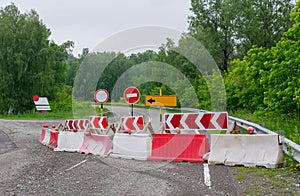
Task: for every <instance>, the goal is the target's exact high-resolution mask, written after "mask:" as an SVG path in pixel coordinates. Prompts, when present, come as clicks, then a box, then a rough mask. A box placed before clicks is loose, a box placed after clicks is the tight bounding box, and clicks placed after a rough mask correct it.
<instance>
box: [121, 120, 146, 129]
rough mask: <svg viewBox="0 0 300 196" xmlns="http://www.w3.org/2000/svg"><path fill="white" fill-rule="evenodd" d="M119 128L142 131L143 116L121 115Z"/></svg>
mask: <svg viewBox="0 0 300 196" xmlns="http://www.w3.org/2000/svg"><path fill="white" fill-rule="evenodd" d="M121 129H122V130H131V131H142V130H143V129H144V118H143V116H130V117H121Z"/></svg>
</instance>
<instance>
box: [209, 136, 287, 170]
mask: <svg viewBox="0 0 300 196" xmlns="http://www.w3.org/2000/svg"><path fill="white" fill-rule="evenodd" d="M210 149H211V152H210V155H209V159H208V163H209V164H224V165H228V166H234V165H244V166H246V167H249V166H264V167H266V168H276V167H278V166H280V165H281V164H283V161H284V157H283V150H282V145H280V144H279V141H278V135H276V134H273V135H260V134H257V135H245V134H211V148H210Z"/></svg>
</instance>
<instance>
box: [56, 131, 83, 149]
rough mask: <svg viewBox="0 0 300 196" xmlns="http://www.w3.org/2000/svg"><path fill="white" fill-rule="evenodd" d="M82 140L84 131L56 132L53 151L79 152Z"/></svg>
mask: <svg viewBox="0 0 300 196" xmlns="http://www.w3.org/2000/svg"><path fill="white" fill-rule="evenodd" d="M83 140H84V132H70V131H62V132H60V133H59V134H58V143H57V147H56V148H54V151H67V152H79V150H80V148H81V146H82V144H83Z"/></svg>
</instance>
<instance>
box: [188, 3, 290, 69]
mask: <svg viewBox="0 0 300 196" xmlns="http://www.w3.org/2000/svg"><path fill="white" fill-rule="evenodd" d="M293 2H294V1H293V0H272V1H270V0H239V1H236V0H225V1H224V0H191V11H192V13H193V15H191V16H190V18H189V24H190V27H189V30H190V34H191V35H192V36H194V37H195V38H196V39H198V40H199V41H201V42H202V43H203V44H204V45H205V47H206V48H207V49H208V50H209V52H210V53H211V55H212V56H213V57H214V59H215V61H216V62H217V64H218V65H219V68H220V69H221V70H222V71H227V69H228V64H229V62H230V61H231V60H232V59H234V58H241V57H243V56H244V55H245V54H246V52H247V51H248V50H249V49H250V48H251V47H252V46H253V45H256V46H258V47H260V46H263V47H267V48H270V47H272V46H274V45H275V44H276V43H277V41H278V40H279V39H280V38H281V36H282V34H283V32H285V31H286V30H287V29H288V28H290V27H291V24H292V21H291V20H290V13H291V10H292V8H293V4H292V3H293Z"/></svg>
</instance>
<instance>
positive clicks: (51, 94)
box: [0, 4, 72, 113]
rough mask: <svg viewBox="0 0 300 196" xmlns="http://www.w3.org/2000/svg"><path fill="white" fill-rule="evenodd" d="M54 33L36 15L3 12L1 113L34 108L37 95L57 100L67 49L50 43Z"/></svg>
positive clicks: (8, 9)
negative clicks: (50, 37)
mask: <svg viewBox="0 0 300 196" xmlns="http://www.w3.org/2000/svg"><path fill="white" fill-rule="evenodd" d="M50 34H51V33H50V30H49V29H47V28H46V26H45V25H44V24H43V23H42V22H41V20H40V19H39V16H38V14H37V13H36V12H35V11H33V10H32V11H31V12H30V13H26V14H21V13H20V11H19V10H18V8H17V7H16V6H15V5H14V4H11V5H9V6H7V7H5V8H3V9H2V8H1V10H0V74H1V77H0V83H1V86H0V113H7V111H8V110H9V108H10V109H11V110H14V112H15V113H19V112H24V111H27V110H31V109H32V108H33V107H34V104H33V102H32V96H33V95H40V96H47V97H48V98H49V99H50V100H53V99H55V95H56V94H57V92H58V91H61V90H62V88H63V86H64V84H65V79H66V63H65V59H66V58H67V52H66V49H67V48H68V47H70V46H71V45H72V43H71V42H67V43H64V44H62V45H61V46H59V45H57V44H55V43H54V42H52V41H49V36H50Z"/></svg>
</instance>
